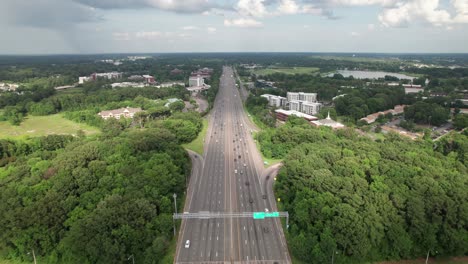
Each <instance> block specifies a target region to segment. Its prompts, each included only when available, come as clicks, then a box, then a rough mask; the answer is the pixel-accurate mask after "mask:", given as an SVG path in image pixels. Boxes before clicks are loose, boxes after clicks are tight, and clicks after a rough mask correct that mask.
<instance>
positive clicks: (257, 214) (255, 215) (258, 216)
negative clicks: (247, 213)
mask: <svg viewBox="0 0 468 264" xmlns="http://www.w3.org/2000/svg"><path fill="white" fill-rule="evenodd" d="M253 219H265V213H264V212H254V213H253Z"/></svg>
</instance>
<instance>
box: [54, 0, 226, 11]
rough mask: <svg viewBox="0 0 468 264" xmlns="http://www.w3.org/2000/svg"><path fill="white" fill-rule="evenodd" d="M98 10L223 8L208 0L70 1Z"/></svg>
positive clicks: (200, 9)
mask: <svg viewBox="0 0 468 264" xmlns="http://www.w3.org/2000/svg"><path fill="white" fill-rule="evenodd" d="M72 1H73V2H77V3H80V4H83V5H87V6H92V7H95V8H100V9H135V8H147V7H152V8H155V9H160V10H165V11H171V12H176V13H202V12H204V11H208V10H210V9H212V8H223V6H220V5H218V4H217V3H216V2H215V1H209V0H184V1H175V0H72ZM63 2H65V1H63Z"/></svg>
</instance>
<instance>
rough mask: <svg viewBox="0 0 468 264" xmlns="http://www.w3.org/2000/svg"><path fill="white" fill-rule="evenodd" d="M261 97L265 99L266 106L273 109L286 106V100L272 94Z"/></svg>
mask: <svg viewBox="0 0 468 264" xmlns="http://www.w3.org/2000/svg"><path fill="white" fill-rule="evenodd" d="M261 97H263V98H266V99H267V100H268V105H269V106H273V107H281V106H284V105H286V98H285V97H281V96H277V95H272V94H262V95H261Z"/></svg>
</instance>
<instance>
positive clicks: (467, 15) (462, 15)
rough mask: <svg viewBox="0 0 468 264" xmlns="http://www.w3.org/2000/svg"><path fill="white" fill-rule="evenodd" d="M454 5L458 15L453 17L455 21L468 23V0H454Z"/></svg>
mask: <svg viewBox="0 0 468 264" xmlns="http://www.w3.org/2000/svg"><path fill="white" fill-rule="evenodd" d="M452 4H453V7H454V8H455V11H456V13H457V14H456V16H455V18H454V19H453V20H454V22H455V23H468V1H467V0H452Z"/></svg>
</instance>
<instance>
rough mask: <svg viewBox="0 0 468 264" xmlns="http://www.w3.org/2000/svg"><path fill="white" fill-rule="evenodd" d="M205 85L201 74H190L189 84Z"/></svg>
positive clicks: (192, 85) (191, 85)
mask: <svg viewBox="0 0 468 264" xmlns="http://www.w3.org/2000/svg"><path fill="white" fill-rule="evenodd" d="M203 85H205V79H203V77H202V76H201V75H197V76H190V78H189V86H190V87H194V86H203Z"/></svg>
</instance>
